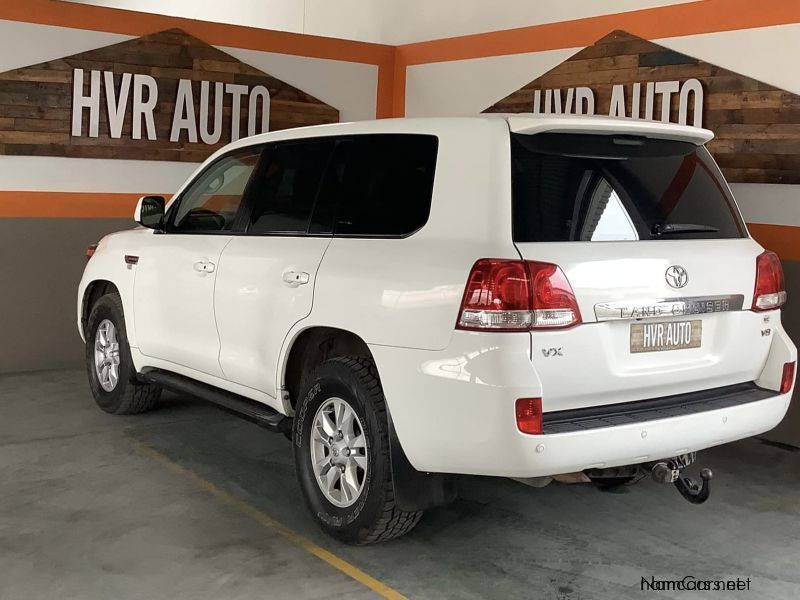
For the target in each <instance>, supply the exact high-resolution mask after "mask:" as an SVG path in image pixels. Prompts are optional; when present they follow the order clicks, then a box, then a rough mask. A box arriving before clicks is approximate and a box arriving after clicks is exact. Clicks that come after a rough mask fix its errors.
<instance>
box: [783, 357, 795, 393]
mask: <svg viewBox="0 0 800 600" xmlns="http://www.w3.org/2000/svg"><path fill="white" fill-rule="evenodd" d="M795 365H796V363H793V362H790V363H786V364H784V365H783V376H782V377H781V392H780V393H781V394H787V393H789V390H791V389H792V384H793V383H794V368H795Z"/></svg>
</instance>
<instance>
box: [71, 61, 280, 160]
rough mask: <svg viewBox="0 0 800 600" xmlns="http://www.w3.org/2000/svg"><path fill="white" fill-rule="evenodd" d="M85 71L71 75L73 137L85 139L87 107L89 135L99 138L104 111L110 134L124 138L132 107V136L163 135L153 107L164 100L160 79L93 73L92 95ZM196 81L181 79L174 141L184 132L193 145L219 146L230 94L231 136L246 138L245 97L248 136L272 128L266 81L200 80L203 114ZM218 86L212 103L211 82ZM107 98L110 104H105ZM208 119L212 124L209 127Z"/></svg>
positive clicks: (233, 137)
mask: <svg viewBox="0 0 800 600" xmlns="http://www.w3.org/2000/svg"><path fill="white" fill-rule="evenodd" d="M84 77H85V74H84V70H83V69H74V70H73V79H72V135H73V137H81V136H83V135H84V130H83V111H84V110H87V111H88V112H89V121H88V123H89V127H88V135H89V137H93V138H96V137H98V136H99V131H100V116H101V111H102V110H105V111H106V114H107V117H108V128H109V135H110V137H112V138H121V137H122V128H123V122H124V121H125V117H126V115H127V113H128V111H129V110H130V114H131V137H132V138H133V139H135V140H140V139H142V136H143V135H146V136H147V139H149V140H156V139H158V133H157V131H156V125H155V118H154V111H155V108H156V106H158V104H159V97H158V94H159V90H158V82H157V81H156V80H155V78H153V77H151V76H150V75H142V74H131V73H123V74H122V75H121V76H120V78H119V79H118V80H117V81H115V76H114V73H113V72H111V71H102V72H101V71H90V75H89V77H90V83H89V93H88V94H86V93H85V92H84ZM192 83H193V82H192V80H190V79H181V80H179V82H178V91H177V96H176V98H175V108H174V112H173V115H172V127H171V128H170V136H169V139H170V141H171V142H178V141H180V139H181V134H182V133H183V132H184V131H185V132H186V137H187V139H188V141H189V142H190V143H193V144H194V143H198V142H202V143H204V144H209V145H211V144H217V143H218V142H219V141H220V139H221V138H222V133H223V117H225V116H226V114H225V111H224V110H223V103H224V101H225V97H226V96H230V98H231V103H232V104H231V111H230V117H229V121H230V125H229V126H230V132H231V136H230V140H231V141H235V140H238V139H239V138H240V137H241V131H240V127H241V123H240V119H241V115H242V113H241V110H242V101H243V100H246V102H247V135H248V136H250V135H255V134H257V133H264V132H266V131H268V130H269V110H270V96H269V90H268V89H267V88H266V87H264V86H263V85H256V86H253V87H252V88H251V87H249V86H246V85H241V84H235V83H221V82H209V81H200V82H199V84H200V111H199V112H200V114H199V119H198V115H196V113H195V99H194V98H195V96H194V95H195V91H194V89H193V87H192ZM212 85H213V86H214V93H213V105H212V100H211V86H212ZM103 97H104V98H105V102H102V99H103ZM209 121H212V122H213V125H211V126H209Z"/></svg>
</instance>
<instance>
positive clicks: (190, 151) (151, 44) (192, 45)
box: [0, 29, 339, 162]
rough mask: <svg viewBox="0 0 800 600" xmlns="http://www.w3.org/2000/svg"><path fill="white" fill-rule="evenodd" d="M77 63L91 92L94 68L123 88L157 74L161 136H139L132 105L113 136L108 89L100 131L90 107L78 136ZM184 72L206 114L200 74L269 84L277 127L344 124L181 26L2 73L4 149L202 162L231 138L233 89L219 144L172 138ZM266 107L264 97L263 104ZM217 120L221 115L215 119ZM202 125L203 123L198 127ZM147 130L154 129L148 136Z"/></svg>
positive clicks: (244, 110)
mask: <svg viewBox="0 0 800 600" xmlns="http://www.w3.org/2000/svg"><path fill="white" fill-rule="evenodd" d="M73 69H84V94H86V95H88V94H89V91H90V75H89V71H92V70H99V71H112V72H113V73H114V74H115V83H116V89H117V92H118V91H119V86H120V76H121V75H122V73H131V74H143V75H149V76H151V77H153V78H154V79H155V80H156V82H157V84H158V92H159V95H158V99H159V101H158V105H157V106H156V108H155V111H154V115H153V116H154V122H155V128H156V132H157V138H158V139H157V140H148V139H143V140H134V139H132V137H131V133H132V125H131V110H130V106H129V107H128V110H127V111H126V116H125V120H124V122H123V129H122V137H121V138H119V139H114V138H111V137H110V135H109V127H108V119H107V112H106V107H105V101H106V100H105V95H104V93H103V94H101V102H100V105H101V110H100V115H101V116H100V123H99V137H97V138H91V137H88V135H87V132H88V123H89V114H88V111H87V110H84V111H83V117H82V121H83V136H82V137H74V136H72V135H71V120H72V91H73V90H72V82H73ZM180 79H189V80H191V81H193V82H195V83H193V84H192V85H193V92H194V109H195V115H196V118H197V120H198V121H199V117H200V83H199V82H200V81H209V82H212V84H211V90H212V93H211V102H210V104H211V106H212V107H213V106H214V101H213V88H214V86H213V82H223V83H233V84H241V85H246V86H248V87H249V88H251V89H252V88H253V87H255V86H258V85H261V86H264V87H266V88H267V89H268V90H269V93H270V104H271V106H270V117H269V130H270V131H275V130H280V129H286V128H289V127H300V126H305V125H319V124H324V123H336V122H338V121H339V111H338V110H337V109H336V108H334V107H332V106H329V105H327V104H325V103H324V102H322V101H320V100H318V99H317V98H314V97H313V96H311V95H309V94H306V93H305V92H303V91H302V90H299V89H297V88H295V87H293V86H291V85H289V84H288V83H286V82H283V81H281V80H279V79H277V78H275V77H272V76H270V75H268V74H266V73H263V72H262V71H259V70H258V69H255V68H253V67H251V66H249V65H247V64H245V63H243V62H241V61H239V60H238V59H236V58H234V57H232V56H230V55H228V54H226V53H224V52H222V51H221V50H218V49H216V48H214V47H213V46H210V45H208V44H206V43H205V42H202V41H201V40H198V39H197V38H195V37H192V36H190V35H188V34H187V33H185V32H183V31H181V30H178V29H174V30H168V31H162V32H160V33H155V34H152V35H147V36H144V37H140V38H137V39H133V40H129V41H127V42H122V43H120V44H115V45H112V46H107V47H104V48H98V49H95V50H90V51H88V52H83V53H80V54H76V55H74V56H70V57H66V58H61V59H57V60H53V61H50V62H47V63H43V64H38V65H32V66H30V67H25V68H22V69H16V70H13V71H9V72H6V73H1V74H0V154H7V155H34V156H64V157H77V158H121V159H136V160H170V161H189V162H198V161H202V160H204V159H205V158H207V157H208V156H210V155H211V154H212V153H213V152H214V151H216V150H217V149H219V148H220V147H222V146H224V145H225V144H226V143H228V142H229V141H230V139H231V133H230V130H231V122H230V119H231V111H232V98H231V96H230V95H229V94H225V96H224V98H225V101H224V105H223V106H224V109H223V135H222V139H221V140H220V142H219V143H217V144H214V145H206V144H203V143H202V142H198V143H190V142H189V141H188V140H187V139H186V138H187V136H186V133H185V131H184V132H183V134H182V136H181V139H180V141H178V142H174V143H173V142H170V133H171V128H172V118H173V113H174V111H175V100H176V94H177V89H178V81H179V80H180ZM259 106H260V103H259ZM248 118H249V115H248V101H247V97H244V98H242V102H241V118H240V131H241V136H242V137H243V136H245V135H247V123H248ZM210 121H211V122H210V125H211V126H212V127H213V117H211V118H210ZM198 129H199V128H198ZM145 137H146V136H145Z"/></svg>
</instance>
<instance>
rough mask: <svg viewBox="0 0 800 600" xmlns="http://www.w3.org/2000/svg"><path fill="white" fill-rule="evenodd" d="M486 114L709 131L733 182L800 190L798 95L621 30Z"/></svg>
mask: <svg viewBox="0 0 800 600" xmlns="http://www.w3.org/2000/svg"><path fill="white" fill-rule="evenodd" d="M559 109H560V110H559ZM485 112H512V113H514V112H551V113H558V112H561V113H576V114H599V115H612V116H619V117H622V116H624V117H626V118H642V119H654V120H659V121H669V122H672V123H686V124H688V125H696V126H702V127H707V128H708V129H711V130H712V131H713V132H714V134H715V138H714V140H713V141H712V142H711V143H710V144H709V145H708V148H709V150H710V151H711V152H712V154H713V155H714V158H716V160H717V162H718V163H719V165H720V166H721V167H722V170H723V171H724V172H725V175H726V177H727V178H728V180H729V181H732V182H737V183H739V182H749V183H792V184H800V96H797V95H795V94H792V93H791V92H787V91H785V90H781V89H778V88H776V87H774V86H772V85H769V84H767V83H764V82H761V81H757V80H755V79H751V78H749V77H745V76H743V75H740V74H738V73H734V72H732V71H728V70H726V69H723V68H722V67H718V66H716V65H712V64H710V63H707V62H704V61H702V60H699V59H697V58H693V57H691V56H686V55H685V54H680V53H678V52H675V51H673V50H669V49H668V48H664V47H663V46H659V45H657V44H654V43H652V42H649V41H647V40H644V39H641V38H638V37H636V36H633V35H631V34H629V33H625V32H623V31H616V32H613V33H611V34H609V35H607V36H606V37H604V38H603V39H601V40H599V41H598V42H596V43H595V44H593V45H591V46H588V47H586V48H584V49H583V50H581V51H580V52H578V53H577V54H575V55H574V56H572V57H570V58H569V59H568V60H566V61H565V62H563V63H561V64H560V65H559V66H557V67H555V68H554V69H552V70H550V71H548V72H547V73H545V74H544V75H542V76H541V77H539V78H538V79H535V80H534V81H531V82H530V83H528V84H527V85H525V86H523V87H522V88H520V89H519V90H517V91H516V92H513V93H512V94H510V95H508V96H506V97H505V98H503V99H502V100H499V101H498V102H497V103H495V104H493V105H492V106H490V107H489V108H487V109H486V111H485Z"/></svg>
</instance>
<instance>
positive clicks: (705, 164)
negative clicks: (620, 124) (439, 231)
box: [511, 133, 746, 242]
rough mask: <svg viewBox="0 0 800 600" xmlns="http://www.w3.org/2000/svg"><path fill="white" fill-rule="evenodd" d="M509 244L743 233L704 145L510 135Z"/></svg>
mask: <svg viewBox="0 0 800 600" xmlns="http://www.w3.org/2000/svg"><path fill="white" fill-rule="evenodd" d="M511 170H512V196H513V199H512V200H513V218H514V241H516V242H568V241H576V242H577V241H587V242H589V241H624V240H659V239H665V240H666V239H670V240H674V239H723V238H741V237H745V235H746V233H745V229H744V226H743V224H742V222H741V219H740V217H739V215H738V212H737V211H736V209H735V207H734V204H733V199H732V198H731V197H730V193H729V192H728V190H727V187H726V184H725V182H724V180H723V179H722V175H721V174H720V172H719V169H718V168H717V166H716V165H715V164H714V162H713V160H712V159H711V156H710V155H709V154H708V151H707V150H706V149H705V148H702V147H697V146H695V145H694V144H691V143H688V142H677V141H671V140H654V139H648V138H643V137H637V136H613V135H586V134H572V133H540V134H537V135H525V134H518V133H512V134H511Z"/></svg>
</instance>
